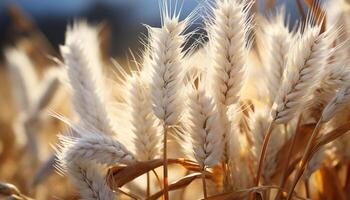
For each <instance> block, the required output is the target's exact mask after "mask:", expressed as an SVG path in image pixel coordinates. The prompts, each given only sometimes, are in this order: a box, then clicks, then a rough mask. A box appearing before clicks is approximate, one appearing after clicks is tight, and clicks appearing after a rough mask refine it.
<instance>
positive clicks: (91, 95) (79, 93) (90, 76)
mask: <svg viewBox="0 0 350 200" xmlns="http://www.w3.org/2000/svg"><path fill="white" fill-rule="evenodd" d="M97 34H98V32H97V30H95V29H94V28H92V27H90V26H88V25H87V24H86V23H75V24H74V25H73V26H72V27H69V28H68V30H67V33H66V41H65V45H64V46H61V54H62V56H63V58H64V61H65V65H66V67H67V73H68V77H69V81H70V85H71V86H72V88H73V104H74V109H75V111H76V112H77V113H78V114H79V115H80V116H81V120H82V121H83V123H84V124H85V126H86V127H90V126H91V127H96V128H97V129H98V130H100V131H102V132H104V133H106V134H109V135H113V132H112V128H111V125H110V118H109V116H108V112H107V111H106V99H105V98H106V97H105V94H103V91H105V89H104V85H103V83H102V80H103V77H102V72H101V67H102V66H101V63H100V61H99V59H98V58H99V56H100V55H99V52H98V49H99V45H98V38H97V37H98V35H97Z"/></svg>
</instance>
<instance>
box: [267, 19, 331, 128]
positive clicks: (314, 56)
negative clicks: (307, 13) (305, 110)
mask: <svg viewBox="0 0 350 200" xmlns="http://www.w3.org/2000/svg"><path fill="white" fill-rule="evenodd" d="M320 31H321V27H320V26H314V27H312V26H311V25H309V24H307V25H306V27H305V30H304V33H303V36H301V37H300V38H298V39H297V41H294V42H295V46H293V48H292V49H291V54H292V55H291V56H289V57H288V60H287V66H286V67H287V68H286V73H285V75H284V77H283V81H282V85H281V88H280V91H279V94H278V95H277V98H276V101H275V103H274V108H273V112H272V116H273V118H274V122H275V123H286V122H288V121H289V120H290V119H292V118H293V117H294V116H295V114H296V113H297V112H298V111H299V109H300V108H301V106H303V105H304V104H305V102H307V99H308V96H309V95H311V94H312V93H313V92H314V90H315V89H316V88H315V86H316V85H317V84H319V83H320V82H321V79H322V77H323V73H324V66H325V63H326V62H327V59H328V58H329V56H330V54H331V50H330V48H329V45H330V42H331V41H332V40H330V38H331V37H333V36H332V34H331V33H330V32H324V33H320Z"/></svg>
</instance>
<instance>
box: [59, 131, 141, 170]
mask: <svg viewBox="0 0 350 200" xmlns="http://www.w3.org/2000/svg"><path fill="white" fill-rule="evenodd" d="M60 141H61V143H62V146H63V147H64V148H63V151H62V155H60V156H59V157H60V159H61V160H62V161H64V163H70V162H76V161H95V162H96V163H99V164H107V165H113V164H116V163H122V164H130V163H133V162H134V161H135V159H134V156H133V155H132V154H131V153H130V152H129V151H128V150H127V149H126V148H125V147H124V145H122V144H121V143H119V142H118V141H116V140H113V139H111V138H109V137H106V136H103V135H102V134H99V135H97V134H95V135H91V134H90V136H88V137H83V138H74V137H67V136H61V137H60Z"/></svg>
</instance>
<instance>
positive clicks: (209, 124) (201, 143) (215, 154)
mask: <svg viewBox="0 0 350 200" xmlns="http://www.w3.org/2000/svg"><path fill="white" fill-rule="evenodd" d="M187 96H188V98H187V101H186V102H187V103H186V105H187V108H188V109H189V110H188V112H187V113H188V114H187V117H186V124H188V128H187V129H188V131H189V133H190V134H191V137H192V140H191V141H192V146H193V153H194V157H195V158H196V160H197V162H198V163H199V165H200V166H201V167H212V166H214V165H215V164H217V163H218V162H219V160H220V158H221V155H222V152H223V148H222V137H223V128H222V125H221V121H220V114H219V112H218V110H217V107H216V106H215V103H214V100H213V99H212V98H211V97H209V96H208V95H207V92H206V91H205V86H204V84H203V83H202V82H201V83H199V86H198V89H196V88H195V86H194V85H189V86H188V88H187Z"/></svg>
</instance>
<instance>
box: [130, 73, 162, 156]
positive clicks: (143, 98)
mask: <svg viewBox="0 0 350 200" xmlns="http://www.w3.org/2000/svg"><path fill="white" fill-rule="evenodd" d="M144 79H145V78H144V77H142V76H141V75H140V74H139V73H138V72H134V73H133V74H132V75H130V76H129V77H128V78H127V80H126V87H125V90H126V91H127V93H126V104H127V106H128V109H129V111H130V123H131V127H130V128H131V132H132V133H133V134H134V140H133V141H134V145H135V155H136V156H137V159H138V160H152V159H155V158H156V157H157V156H159V155H160V153H161V150H162V140H161V135H160V133H161V130H160V127H159V120H157V119H156V117H155V116H154V114H153V112H152V104H151V98H150V90H149V88H148V87H147V84H145V81H144Z"/></svg>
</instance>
